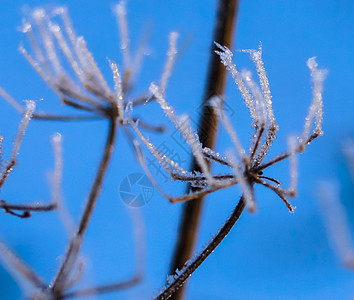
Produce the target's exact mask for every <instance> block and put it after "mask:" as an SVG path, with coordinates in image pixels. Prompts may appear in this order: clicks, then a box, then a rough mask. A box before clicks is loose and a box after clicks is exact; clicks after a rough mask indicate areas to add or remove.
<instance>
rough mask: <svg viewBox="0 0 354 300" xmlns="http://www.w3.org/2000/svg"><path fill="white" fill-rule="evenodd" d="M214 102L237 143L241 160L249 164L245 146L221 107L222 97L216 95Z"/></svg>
mask: <svg viewBox="0 0 354 300" xmlns="http://www.w3.org/2000/svg"><path fill="white" fill-rule="evenodd" d="M213 103H214V104H213V107H215V109H216V110H217V112H218V115H219V117H220V120H221V122H222V123H223V124H224V126H225V129H226V131H227V133H228V134H229V136H230V137H231V141H232V143H233V144H234V145H235V148H236V150H237V153H238V156H239V157H240V159H241V161H242V162H243V163H245V164H247V163H248V158H247V157H246V155H245V149H243V147H242V145H241V143H240V140H239V138H238V136H237V133H236V131H235V130H234V129H233V128H232V125H231V122H230V121H229V118H228V117H227V115H226V114H225V113H224V110H223V108H222V107H221V101H220V98H219V97H214V101H213Z"/></svg>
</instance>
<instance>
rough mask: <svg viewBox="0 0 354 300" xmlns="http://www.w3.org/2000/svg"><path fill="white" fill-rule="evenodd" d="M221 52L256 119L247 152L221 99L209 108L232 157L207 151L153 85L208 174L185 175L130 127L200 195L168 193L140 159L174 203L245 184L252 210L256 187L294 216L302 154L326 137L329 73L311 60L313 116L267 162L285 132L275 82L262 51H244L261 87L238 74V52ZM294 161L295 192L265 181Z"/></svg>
mask: <svg viewBox="0 0 354 300" xmlns="http://www.w3.org/2000/svg"><path fill="white" fill-rule="evenodd" d="M217 47H218V48H219V50H218V51H216V54H218V55H219V56H220V59H221V62H222V63H223V64H224V65H225V67H226V68H227V69H228V71H229V72H230V74H231V75H232V77H233V79H234V81H235V83H236V84H237V87H238V89H239V91H240V93H241V95H242V98H243V100H244V102H245V104H246V106H247V108H248V110H249V112H250V115H251V118H252V127H253V128H254V134H253V138H252V140H251V144H250V146H249V147H248V149H247V151H246V149H245V148H244V147H243V146H242V145H241V143H240V141H239V138H238V135H237V133H236V130H235V129H234V128H233V125H232V124H231V122H230V120H229V118H228V117H227V115H226V113H225V112H224V110H223V108H222V101H221V98H219V97H213V98H210V99H209V101H208V102H207V105H209V106H210V107H211V108H212V109H214V111H215V113H216V114H218V116H219V118H220V120H221V122H222V123H223V125H224V127H225V129H226V131H227V133H228V135H229V137H230V139H231V141H232V143H233V145H234V147H235V148H234V150H229V151H227V152H228V154H227V155H225V156H222V155H220V154H219V153H216V152H214V151H213V150H211V149H208V148H205V147H203V146H202V144H201V143H200V141H199V138H198V134H197V133H196V132H195V131H194V130H193V129H192V128H191V126H190V124H189V120H188V118H187V117H186V116H181V117H178V116H177V115H176V114H175V112H174V109H173V107H171V106H170V105H169V104H168V103H167V101H166V100H165V97H164V93H163V92H162V90H161V88H160V87H159V86H158V85H156V84H154V83H152V84H151V85H150V92H151V93H152V95H153V96H154V97H155V98H156V101H157V102H158V103H159V104H160V106H161V108H162V109H163V111H164V113H165V114H166V116H168V118H169V119H170V120H171V122H172V123H173V125H174V126H175V127H176V129H178V130H179V132H180V133H181V135H182V136H183V138H184V139H185V141H186V143H187V144H188V145H189V146H190V148H191V152H192V154H193V156H194V157H195V159H196V161H197V163H198V165H199V167H200V170H202V172H200V173H199V172H193V171H192V172H190V171H187V170H184V169H183V168H182V167H181V166H180V165H178V163H176V162H175V161H173V160H172V159H171V158H169V157H167V156H166V155H164V154H163V153H161V152H159V150H158V149H157V147H156V146H154V145H153V144H152V143H151V142H150V141H149V140H148V138H146V137H145V136H144V135H143V134H142V132H141V131H140V130H139V128H138V126H137V125H136V124H135V123H134V122H132V121H130V122H129V123H130V124H131V126H132V128H133V129H134V130H135V131H136V133H137V134H138V136H139V137H140V139H141V140H142V142H143V143H144V144H145V145H146V146H147V148H148V149H149V151H150V152H151V153H152V155H154V156H155V158H156V159H157V160H158V162H159V163H160V165H161V166H162V167H163V168H164V169H165V171H166V172H168V173H169V174H170V176H171V179H172V180H178V181H183V182H188V183H190V184H191V185H192V186H193V187H195V188H197V191H195V192H193V193H190V194H187V195H182V196H178V197H175V196H170V195H167V194H165V193H164V192H163V191H162V190H161V189H160V188H159V187H158V185H157V183H156V182H155V180H154V179H153V178H152V176H151V175H150V173H149V171H148V169H147V168H146V166H145V165H144V161H143V158H140V161H141V162H142V163H143V167H144V169H145V170H146V171H147V173H148V174H149V176H150V178H151V180H152V181H153V182H154V183H155V185H156V186H157V188H158V189H159V190H160V191H161V193H162V194H163V195H164V196H165V197H166V198H168V199H169V200H170V201H171V202H181V201H188V200H192V199H194V198H196V197H199V196H204V195H207V194H210V193H212V192H215V191H217V190H220V189H224V188H227V187H230V186H233V185H235V184H239V185H240V187H241V190H242V192H243V195H244V198H245V200H246V202H247V204H248V208H249V210H250V211H255V209H256V201H255V197H254V185H255V184H260V185H263V186H265V187H267V188H269V189H271V190H272V191H273V192H275V193H276V194H277V195H278V196H279V197H280V198H281V199H282V200H283V201H284V203H285V204H286V206H287V207H288V209H289V210H290V211H291V212H293V211H294V207H292V206H291V204H290V203H289V202H288V200H287V197H294V196H295V195H296V182H297V171H296V165H297V162H296V154H297V153H300V152H303V151H304V150H305V148H306V147H307V145H308V144H309V143H311V142H312V141H313V140H314V139H315V138H317V137H319V136H320V135H321V134H322V130H321V127H322V115H323V112H322V111H323V103H322V89H323V81H324V78H325V75H326V70H321V69H317V63H316V61H315V58H310V59H309V60H308V61H307V65H308V67H309V69H310V71H311V78H312V82H313V100H312V104H311V106H310V108H309V112H308V115H307V116H306V118H305V125H304V130H303V133H302V134H301V136H300V137H298V138H295V137H290V138H289V143H288V151H286V152H284V153H281V154H279V155H277V156H275V157H273V158H271V159H269V160H268V161H266V162H263V161H264V159H265V157H266V155H267V153H268V151H269V149H270V147H271V146H272V144H273V142H274V140H275V138H276V132H277V130H278V128H279V127H278V125H277V124H276V121H275V117H274V112H273V108H272V97H271V92H270V88H269V82H268V78H267V75H266V71H265V69H264V64H263V61H262V49H261V47H260V48H259V49H258V50H241V52H244V53H248V54H249V55H250V57H251V59H252V61H253V62H254V64H255V67H256V70H257V74H258V77H259V86H258V85H257V84H256V83H255V82H254V81H253V79H252V77H251V74H250V72H249V71H242V72H240V71H239V70H238V69H237V67H236V65H235V64H234V63H233V61H232V58H233V53H232V52H231V51H230V50H229V49H228V48H227V47H223V46H221V45H219V44H217ZM288 158H289V159H290V182H291V183H290V188H288V189H285V188H283V187H281V184H280V181H279V180H277V179H274V178H270V177H267V176H264V175H263V172H264V170H265V169H267V168H268V167H270V166H272V165H274V164H276V163H278V162H280V161H283V160H285V159H288ZM207 160H209V161H212V162H214V163H216V164H221V165H225V166H227V167H228V168H229V169H230V172H228V173H225V174H221V175H220V174H219V175H214V174H212V172H211V170H210V168H209V167H208V164H207Z"/></svg>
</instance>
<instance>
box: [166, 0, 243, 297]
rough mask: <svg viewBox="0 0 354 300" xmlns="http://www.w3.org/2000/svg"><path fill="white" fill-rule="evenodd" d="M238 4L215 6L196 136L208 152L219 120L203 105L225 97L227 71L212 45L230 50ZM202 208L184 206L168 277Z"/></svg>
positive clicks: (188, 248)
mask: <svg viewBox="0 0 354 300" xmlns="http://www.w3.org/2000/svg"><path fill="white" fill-rule="evenodd" d="M238 3H239V1H238V0H220V1H219V4H218V14H217V17H216V24H215V29H214V36H213V41H212V47H211V56H210V62H209V64H210V65H209V73H208V79H207V85H206V89H205V94H204V99H203V104H204V105H203V113H202V118H201V120H200V123H199V132H198V134H199V137H200V141H201V142H202V143H203V146H204V147H208V148H210V149H213V148H214V144H215V139H216V133H217V127H218V118H217V115H216V114H215V113H213V112H212V111H213V110H212V108H211V107H210V106H208V105H206V104H208V100H209V99H210V98H211V97H213V96H219V95H223V94H224V90H225V86H226V78H227V70H226V69H225V68H224V67H223V65H222V64H221V63H220V60H219V58H218V56H217V55H215V53H214V51H215V49H216V46H215V45H214V41H216V42H218V43H220V44H221V45H225V46H227V47H231V44H232V40H233V35H234V27H235V26H234V23H235V19H236V13H237V9H238ZM192 170H199V167H198V165H197V163H196V161H195V160H194V161H193V166H192ZM202 206H203V197H201V198H198V199H195V200H194V201H190V202H187V203H186V204H184V206H183V213H182V217H181V221H180V222H181V223H180V227H179V235H178V238H177V242H176V245H175V251H174V254H173V257H172V263H171V268H170V273H171V274H173V273H174V272H175V270H176V269H177V268H179V269H180V268H182V267H183V265H184V263H185V262H186V261H187V260H188V259H190V258H191V256H192V253H193V250H194V245H195V242H196V239H197V233H198V228H199V220H200V216H201V211H202ZM182 297H183V289H181V290H180V292H179V293H178V294H175V296H174V297H173V299H182ZM161 299H162V298H161Z"/></svg>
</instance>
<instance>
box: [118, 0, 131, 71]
mask: <svg viewBox="0 0 354 300" xmlns="http://www.w3.org/2000/svg"><path fill="white" fill-rule="evenodd" d="M114 12H115V14H116V17H117V22H118V29H119V31H120V36H121V47H120V48H121V50H122V53H123V62H124V69H125V70H132V64H131V53H130V40H129V32H128V22H127V11H126V8H125V1H121V2H119V3H118V4H117V5H116V6H115V7H114Z"/></svg>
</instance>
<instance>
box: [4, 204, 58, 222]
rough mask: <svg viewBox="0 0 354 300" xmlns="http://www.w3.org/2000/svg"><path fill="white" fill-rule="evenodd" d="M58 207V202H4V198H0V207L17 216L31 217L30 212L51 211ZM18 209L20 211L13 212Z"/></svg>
mask: <svg viewBox="0 0 354 300" xmlns="http://www.w3.org/2000/svg"><path fill="white" fill-rule="evenodd" d="M57 207H58V204H57V203H55V202H51V203H48V204H45V203H39V202H37V203H24V204H14V203H9V202H6V201H5V200H0V209H3V210H4V211H5V212H6V213H8V214H11V215H13V216H16V217H19V218H29V217H31V212H42V211H51V210H54V209H56V208H57ZM15 211H20V213H18V212H15Z"/></svg>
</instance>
